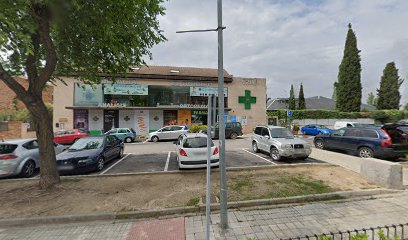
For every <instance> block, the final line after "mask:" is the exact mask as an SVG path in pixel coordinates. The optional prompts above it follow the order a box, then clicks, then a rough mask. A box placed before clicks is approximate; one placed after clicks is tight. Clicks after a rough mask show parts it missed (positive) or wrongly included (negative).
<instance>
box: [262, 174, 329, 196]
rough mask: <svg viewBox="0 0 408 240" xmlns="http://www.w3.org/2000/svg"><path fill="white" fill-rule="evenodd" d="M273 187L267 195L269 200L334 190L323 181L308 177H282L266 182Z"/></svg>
mask: <svg viewBox="0 0 408 240" xmlns="http://www.w3.org/2000/svg"><path fill="white" fill-rule="evenodd" d="M265 183H266V184H267V185H269V186H270V187H271V189H270V191H269V192H268V193H267V194H265V197H268V198H279V197H293V196H299V195H309V194H319V193H328V192H333V189H332V188H331V187H330V186H329V185H327V184H325V183H324V182H323V181H321V180H316V179H313V178H311V177H306V176H302V175H300V176H290V175H289V176H282V177H280V178H278V179H276V180H267V181H265Z"/></svg>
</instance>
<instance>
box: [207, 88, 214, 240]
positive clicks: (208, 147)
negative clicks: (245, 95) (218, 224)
mask: <svg viewBox="0 0 408 240" xmlns="http://www.w3.org/2000/svg"><path fill="white" fill-rule="evenodd" d="M212 100H213V97H212V96H208V117H207V196H206V200H205V217H206V227H205V237H206V239H207V240H210V225H211V224H210V223H211V219H210V213H211V209H210V207H211V206H210V203H211V156H212V152H211V114H212V109H211V108H212Z"/></svg>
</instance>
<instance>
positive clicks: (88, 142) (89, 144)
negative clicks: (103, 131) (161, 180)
mask: <svg viewBox="0 0 408 240" xmlns="http://www.w3.org/2000/svg"><path fill="white" fill-rule="evenodd" d="M102 144H103V138H101V137H100V138H81V139H79V140H78V141H76V142H75V143H74V144H73V145H72V146H71V147H69V148H68V150H72V151H77V150H86V149H97V148H100V147H101V146H102Z"/></svg>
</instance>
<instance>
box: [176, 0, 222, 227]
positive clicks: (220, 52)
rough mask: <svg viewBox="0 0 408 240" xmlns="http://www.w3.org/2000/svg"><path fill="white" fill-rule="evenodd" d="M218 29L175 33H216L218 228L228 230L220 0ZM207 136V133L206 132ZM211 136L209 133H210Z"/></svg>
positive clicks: (218, 1) (219, 4) (219, 0)
mask: <svg viewBox="0 0 408 240" xmlns="http://www.w3.org/2000/svg"><path fill="white" fill-rule="evenodd" d="M217 19H218V27H217V28H215V29H198V30H187V31H177V32H176V33H198V32H215V31H216V32H218V118H219V120H218V129H219V134H218V136H219V155H220V159H219V161H220V202H221V203H220V204H221V206H220V219H221V223H220V226H221V228H222V229H226V228H228V206H227V191H228V188H227V165H226V162H225V119H224V116H225V110H224V109H225V103H224V50H223V35H222V31H223V30H224V29H225V27H223V26H222V0H217ZM207 134H208V132H207ZM210 134H211V133H210Z"/></svg>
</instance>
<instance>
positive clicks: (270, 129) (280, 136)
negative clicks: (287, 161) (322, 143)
mask: <svg viewBox="0 0 408 240" xmlns="http://www.w3.org/2000/svg"><path fill="white" fill-rule="evenodd" d="M252 150H253V151H254V152H259V151H263V152H267V153H269V154H270V156H271V158H272V159H273V160H274V161H279V160H281V159H282V158H294V159H302V160H304V159H306V158H308V157H309V155H310V154H311V153H312V149H311V146H310V145H309V144H308V143H307V142H305V141H303V140H301V139H299V138H296V137H294V136H293V134H292V133H291V132H290V131H289V130H288V129H286V128H284V127H277V126H257V127H256V128H255V130H254V132H253V134H252Z"/></svg>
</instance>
